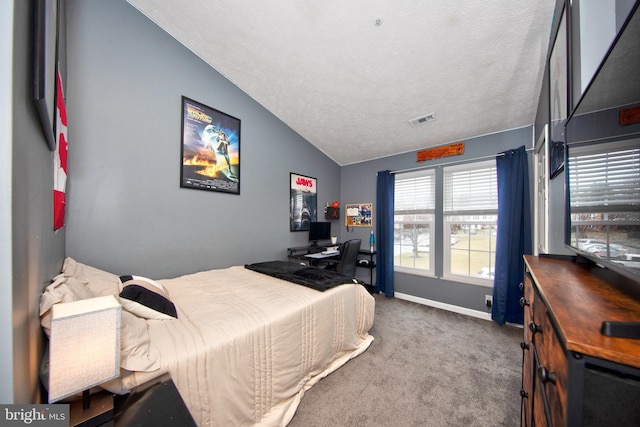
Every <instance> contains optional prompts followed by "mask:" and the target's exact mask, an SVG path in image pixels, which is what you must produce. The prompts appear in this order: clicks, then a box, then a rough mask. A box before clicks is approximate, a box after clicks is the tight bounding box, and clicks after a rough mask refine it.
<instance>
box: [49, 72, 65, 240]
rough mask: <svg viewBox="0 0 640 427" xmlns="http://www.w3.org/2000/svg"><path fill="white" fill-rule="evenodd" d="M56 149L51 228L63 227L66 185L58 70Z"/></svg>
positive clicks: (62, 98)
mask: <svg viewBox="0 0 640 427" xmlns="http://www.w3.org/2000/svg"><path fill="white" fill-rule="evenodd" d="M56 74H57V75H56V150H55V152H54V153H53V229H54V230H58V229H60V228H62V227H64V206H65V204H66V198H65V188H66V186H67V148H68V147H67V109H66V107H65V105H64V92H63V91H62V79H61V78H60V72H58V73H56Z"/></svg>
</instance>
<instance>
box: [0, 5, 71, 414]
mask: <svg viewBox="0 0 640 427" xmlns="http://www.w3.org/2000/svg"><path fill="white" fill-rule="evenodd" d="M31 4H32V2H26V1H19V0H16V1H14V2H13V9H14V11H13V23H12V26H11V27H10V29H11V31H12V35H13V41H12V48H13V52H12V59H13V62H12V64H11V65H12V68H11V72H12V76H11V79H10V82H11V92H10V93H11V96H12V100H11V109H12V112H11V115H10V117H11V123H10V126H11V129H10V130H8V132H9V133H10V135H11V146H10V147H5V146H4V145H3V148H2V149H3V153H5V151H6V154H7V155H10V156H11V157H10V158H11V169H10V176H9V177H8V178H9V183H10V189H11V190H10V191H11V217H10V221H11V253H10V254H9V256H8V260H10V262H11V278H10V280H11V294H10V298H7V299H8V300H10V301H11V313H12V334H13V336H12V337H11V338H10V339H11V341H10V342H5V339H7V338H9V337H8V336H6V335H5V334H1V335H0V336H1V337H2V341H3V344H2V345H1V346H0V347H1V348H2V349H11V350H12V357H13V360H12V364H13V378H11V375H8V377H7V378H4V377H3V381H4V380H6V381H7V382H6V383H5V382H3V386H2V389H3V390H7V388H12V389H13V396H10V395H7V396H6V399H7V400H13V402H15V403H29V402H37V401H39V398H40V388H39V381H38V376H37V375H38V365H39V363H40V359H41V356H42V343H43V334H42V330H41V328H40V322H39V318H38V304H39V300H40V294H41V293H42V290H43V289H44V287H45V286H46V285H47V284H49V283H50V279H51V277H53V276H54V275H55V274H56V273H57V272H59V271H60V267H61V265H62V260H63V258H64V252H65V230H64V229H62V230H60V231H59V232H57V233H54V232H53V213H52V212H53V207H52V205H53V153H52V152H51V151H49V149H48V148H47V145H46V143H45V140H44V137H43V134H42V131H41V128H40V123H39V121H38V116H37V114H36V110H35V106H34V103H33V100H32V92H31V56H30V52H31V16H32V13H31ZM3 12H4V11H3ZM8 13H10V11H8ZM3 16H5V15H4V13H3ZM10 16H11V15H10ZM3 59H7V58H6V57H5V56H4V53H3ZM3 62H4V61H3ZM9 62H10V63H11V61H9ZM3 93H6V92H4V91H3ZM3 129H4V128H3ZM3 133H4V132H3ZM6 171H7V169H5V168H2V172H1V173H2V174H5V173H6ZM3 180H7V176H6V175H3ZM4 184H5V182H4V181H3V182H2V185H4ZM0 206H2V205H1V204H0ZM1 220H2V221H3V222H2V224H3V236H4V231H5V229H6V228H7V224H6V223H5V220H7V218H5V217H4V216H2V217H1ZM3 258H4V256H3ZM3 262H5V261H4V259H3ZM5 295H6V294H5ZM7 341H8V339H7ZM3 351H4V350H3ZM3 357H4V356H3ZM3 363H4V362H3ZM2 375H6V373H5V372H4V366H3V374H2ZM11 385H13V387H11ZM2 400H3V401H4V400H5V397H3V399H2Z"/></svg>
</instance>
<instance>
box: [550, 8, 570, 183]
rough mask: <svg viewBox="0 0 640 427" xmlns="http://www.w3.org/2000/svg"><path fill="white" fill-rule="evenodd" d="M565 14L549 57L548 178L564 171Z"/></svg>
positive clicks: (565, 94) (566, 96) (565, 118)
mask: <svg viewBox="0 0 640 427" xmlns="http://www.w3.org/2000/svg"><path fill="white" fill-rule="evenodd" d="M565 17H566V12H565V10H564V9H563V11H562V14H561V15H560V24H559V25H558V32H557V33H556V38H555V41H554V43H553V47H552V49H551V55H550V57H549V123H550V126H549V136H550V138H551V143H550V144H549V178H550V179H553V178H555V177H556V175H558V173H560V172H561V171H562V170H563V169H564V145H565V141H564V139H565V134H564V125H565V122H566V120H567V114H568V113H567V111H568V108H567V104H568V90H567V27H566V18H565Z"/></svg>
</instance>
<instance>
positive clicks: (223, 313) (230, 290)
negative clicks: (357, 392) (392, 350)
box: [148, 266, 374, 427]
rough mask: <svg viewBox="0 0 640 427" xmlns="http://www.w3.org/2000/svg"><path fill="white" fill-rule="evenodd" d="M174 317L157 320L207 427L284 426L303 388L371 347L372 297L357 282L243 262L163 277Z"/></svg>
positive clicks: (181, 386) (169, 357)
mask: <svg viewBox="0 0 640 427" xmlns="http://www.w3.org/2000/svg"><path fill="white" fill-rule="evenodd" d="M159 282H161V283H162V284H163V285H164V286H165V287H166V288H167V290H168V292H169V294H170V298H171V300H172V301H173V302H174V303H175V305H176V308H177V310H178V319H177V320H164V321H160V320H150V321H149V327H148V330H149V335H150V337H151V343H152V344H153V345H154V346H155V347H156V348H157V349H158V350H159V351H160V354H161V363H162V368H163V370H166V371H168V372H169V373H170V374H171V378H172V379H173V381H174V382H175V384H176V386H177V388H178V390H179V391H180V394H181V395H182V397H183V399H184V401H185V403H186V404H187V406H188V408H189V410H190V411H191V414H192V416H193V417H194V419H195V420H196V422H197V423H198V425H200V426H224V427H227V426H245V425H246V426H250V425H259V426H284V425H286V424H287V423H288V422H289V421H290V420H291V418H292V417H293V415H294V413H295V411H296V408H297V407H298V404H299V402H300V399H301V398H302V395H303V394H304V392H305V391H306V390H308V389H309V388H310V387H311V386H313V385H314V384H315V383H316V382H317V381H318V380H320V379H321V378H323V377H325V376H326V375H328V374H329V373H331V372H333V371H334V370H336V369H338V368H339V367H340V366H342V365H343V364H345V363H346V362H347V361H348V360H349V359H351V358H354V357H356V356H358V355H359V354H361V353H362V352H363V351H365V350H366V349H367V348H368V346H369V344H370V343H371V341H372V340H373V337H372V336H371V335H369V333H368V331H369V329H370V328H371V326H372V325H373V317H374V299H373V297H372V296H371V295H369V294H368V293H367V291H366V290H365V289H364V288H363V287H362V286H359V285H353V284H348V285H341V286H337V287H335V288H333V289H330V290H327V291H325V292H318V291H315V290H313V289H309V288H306V287H303V286H300V285H296V284H293V283H289V282H286V281H283V280H280V279H276V278H273V277H270V276H266V275H263V274H260V273H257V272H254V271H250V270H247V269H245V268H244V267H242V266H236V267H230V268H227V269H222V270H211V271H205V272H200V273H195V274H190V275H186V276H182V277H179V278H176V279H168V280H160V281H159Z"/></svg>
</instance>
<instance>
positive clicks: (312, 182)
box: [289, 173, 318, 231]
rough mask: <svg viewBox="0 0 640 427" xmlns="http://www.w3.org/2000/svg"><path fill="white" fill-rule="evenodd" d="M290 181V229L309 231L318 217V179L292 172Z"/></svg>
mask: <svg viewBox="0 0 640 427" xmlns="http://www.w3.org/2000/svg"><path fill="white" fill-rule="evenodd" d="M289 181H290V191H289V230H290V231H308V230H309V223H310V222H316V221H317V218H318V191H317V183H318V181H317V180H316V179H315V178H311V177H310V176H304V175H298V174H297V173H291V174H290V180H289Z"/></svg>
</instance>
